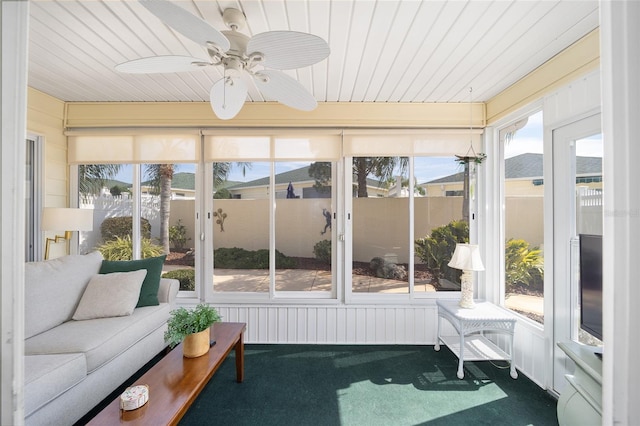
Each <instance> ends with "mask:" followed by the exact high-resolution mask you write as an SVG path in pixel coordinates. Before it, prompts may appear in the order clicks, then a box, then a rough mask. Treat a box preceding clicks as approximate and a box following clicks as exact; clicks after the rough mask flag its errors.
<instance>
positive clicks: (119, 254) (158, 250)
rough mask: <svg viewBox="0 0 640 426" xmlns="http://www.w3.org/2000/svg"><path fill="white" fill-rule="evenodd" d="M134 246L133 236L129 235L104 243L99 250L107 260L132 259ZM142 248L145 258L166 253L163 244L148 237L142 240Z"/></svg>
mask: <svg viewBox="0 0 640 426" xmlns="http://www.w3.org/2000/svg"><path fill="white" fill-rule="evenodd" d="M132 247H133V243H132V242H131V237H130V236H129V235H127V236H125V237H122V238H121V237H116V238H115V239H113V240H109V241H107V242H105V243H103V244H102V245H100V246H99V247H98V250H99V251H100V253H102V257H104V258H105V260H131V259H133V248H132ZM140 249H141V255H142V258H143V259H146V258H148V257H156V256H161V255H162V254H163V253H164V252H163V250H162V247H161V246H159V245H156V244H153V243H152V242H151V240H150V239H148V238H143V239H142V240H141V241H140Z"/></svg>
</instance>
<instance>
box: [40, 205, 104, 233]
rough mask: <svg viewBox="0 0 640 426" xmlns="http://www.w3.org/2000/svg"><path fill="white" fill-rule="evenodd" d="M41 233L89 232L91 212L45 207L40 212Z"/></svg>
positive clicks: (91, 223)
mask: <svg viewBox="0 0 640 426" xmlns="http://www.w3.org/2000/svg"><path fill="white" fill-rule="evenodd" d="M42 230H43V231H91V230H93V210H91V209H74V208H61V207H45V209H44V210H43V211H42Z"/></svg>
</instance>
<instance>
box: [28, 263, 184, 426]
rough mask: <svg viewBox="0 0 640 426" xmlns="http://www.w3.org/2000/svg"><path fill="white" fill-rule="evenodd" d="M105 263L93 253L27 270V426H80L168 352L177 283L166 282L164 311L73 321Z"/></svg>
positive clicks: (150, 308) (153, 308) (139, 309)
mask: <svg viewBox="0 0 640 426" xmlns="http://www.w3.org/2000/svg"><path fill="white" fill-rule="evenodd" d="M101 265H102V256H101V254H100V253H99V252H93V253H90V254H87V255H72V256H65V257H62V258H58V259H53V260H48V261H43V262H31V263H27V264H26V266H25V300H26V304H25V305H26V306H25V337H26V338H25V420H26V423H27V424H33V425H43V424H55V425H71V424H73V423H74V422H76V421H78V420H79V419H80V418H81V417H82V416H83V415H85V414H86V413H87V412H89V411H90V410H91V409H92V408H93V407H94V406H96V405H97V404H98V403H99V402H100V401H102V400H103V399H104V398H105V397H106V396H108V395H109V394H110V393H112V392H113V391H114V390H115V389H116V388H117V387H118V386H120V385H121V384H123V383H124V382H125V381H126V380H127V379H128V378H129V377H130V376H131V375H133V374H134V373H135V372H136V371H137V370H139V369H140V368H141V367H142V366H144V365H145V364H146V363H147V362H148V361H150V360H151V359H152V358H153V357H154V356H156V355H157V354H158V353H160V352H161V351H162V350H163V349H164V348H165V347H166V344H165V343H164V331H165V330H166V322H167V319H168V318H169V312H170V311H171V309H173V303H174V302H175V298H176V295H177V293H178V287H179V283H178V281H177V280H170V279H164V278H163V279H161V280H160V287H159V291H158V301H159V302H160V304H159V305H157V306H144V307H136V308H135V309H133V313H132V314H131V315H127V316H116V317H107V318H98V319H88V320H83V321H76V320H73V319H72V317H73V315H74V313H75V311H76V308H77V306H78V304H79V301H80V299H81V298H82V296H83V293H84V290H85V287H86V286H87V284H88V282H89V281H90V280H91V279H92V277H93V276H94V275H96V274H98V272H99V270H100V267H101Z"/></svg>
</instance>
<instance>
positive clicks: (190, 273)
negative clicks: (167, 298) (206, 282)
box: [162, 269, 196, 291]
mask: <svg viewBox="0 0 640 426" xmlns="http://www.w3.org/2000/svg"><path fill="white" fill-rule="evenodd" d="M162 278H173V279H174V280H178V281H180V290H181V291H194V290H195V289H196V271H195V270H193V269H175V270H173V271H169V272H165V273H164V274H162Z"/></svg>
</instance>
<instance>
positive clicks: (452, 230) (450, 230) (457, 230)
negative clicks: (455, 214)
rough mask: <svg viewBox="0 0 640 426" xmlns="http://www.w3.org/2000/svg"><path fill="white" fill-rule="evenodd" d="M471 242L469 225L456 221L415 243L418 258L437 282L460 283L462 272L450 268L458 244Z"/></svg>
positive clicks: (433, 231)
mask: <svg viewBox="0 0 640 426" xmlns="http://www.w3.org/2000/svg"><path fill="white" fill-rule="evenodd" d="M468 242H469V224H468V223H467V222H465V221H463V220H454V221H452V222H450V223H449V224H447V225H444V226H440V227H438V228H434V229H432V230H431V235H428V236H426V237H424V238H419V239H417V240H416V241H415V250H416V256H418V258H419V259H420V260H421V261H422V262H423V263H424V264H425V265H426V266H427V268H428V269H429V271H430V272H431V273H432V274H433V276H434V278H435V279H436V280H438V279H440V278H445V279H447V280H449V281H451V282H458V283H459V282H460V275H462V271H460V270H458V269H453V268H449V266H447V264H448V263H449V261H450V260H451V256H453V252H454V251H455V249H456V244H457V243H468Z"/></svg>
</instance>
